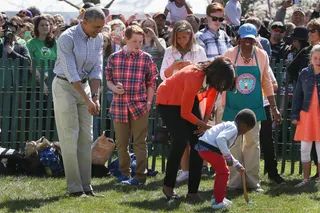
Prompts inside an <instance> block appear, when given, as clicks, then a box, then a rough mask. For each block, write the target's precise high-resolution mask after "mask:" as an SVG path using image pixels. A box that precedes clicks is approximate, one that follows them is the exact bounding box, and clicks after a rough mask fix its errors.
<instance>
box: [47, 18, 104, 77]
mask: <svg viewBox="0 0 320 213" xmlns="http://www.w3.org/2000/svg"><path fill="white" fill-rule="evenodd" d="M102 46H103V36H102V35H101V34H99V35H98V36H97V37H96V38H89V37H88V36H87V35H86V34H85V33H84V31H83V29H82V26H81V23H80V24H78V25H77V26H74V27H71V28H69V29H67V30H66V31H65V32H63V33H62V34H61V36H60V37H59V39H58V42H57V50H58V57H57V61H56V64H55V68H54V70H53V72H54V73H55V74H57V75H59V76H62V77H65V78H67V79H68V81H69V82H76V81H81V80H82V79H84V78H89V79H100V80H101V79H102V62H103V54H102Z"/></svg>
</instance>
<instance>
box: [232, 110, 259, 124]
mask: <svg viewBox="0 0 320 213" xmlns="http://www.w3.org/2000/svg"><path fill="white" fill-rule="evenodd" d="M234 120H235V122H236V123H237V124H246V125H247V126H248V127H249V128H253V127H254V126H255V125H256V122H257V119H256V115H255V114H254V112H253V111H252V110H251V109H243V110H241V111H240V112H238V114H237V115H236V118H235V119H234Z"/></svg>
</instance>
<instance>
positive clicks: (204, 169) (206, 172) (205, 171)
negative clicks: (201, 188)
mask: <svg viewBox="0 0 320 213" xmlns="http://www.w3.org/2000/svg"><path fill="white" fill-rule="evenodd" d="M208 176H209V169H208V167H207V166H203V167H202V172H201V177H202V178H208Z"/></svg>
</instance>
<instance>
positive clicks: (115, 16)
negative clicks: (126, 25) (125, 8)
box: [111, 14, 121, 20]
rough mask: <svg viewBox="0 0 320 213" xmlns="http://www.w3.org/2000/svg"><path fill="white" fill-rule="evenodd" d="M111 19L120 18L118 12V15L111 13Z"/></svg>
mask: <svg viewBox="0 0 320 213" xmlns="http://www.w3.org/2000/svg"><path fill="white" fill-rule="evenodd" d="M111 19H112V20H115V19H120V20H121V16H120V14H119V15H112V16H111Z"/></svg>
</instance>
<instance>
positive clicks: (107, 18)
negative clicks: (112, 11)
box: [104, 15, 112, 24]
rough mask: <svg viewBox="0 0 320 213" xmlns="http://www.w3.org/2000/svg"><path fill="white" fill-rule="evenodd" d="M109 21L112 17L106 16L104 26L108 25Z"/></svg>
mask: <svg viewBox="0 0 320 213" xmlns="http://www.w3.org/2000/svg"><path fill="white" fill-rule="evenodd" d="M110 21H112V15H108V16H107V17H106V19H105V20H104V22H105V24H107V23H109V22H110Z"/></svg>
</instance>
